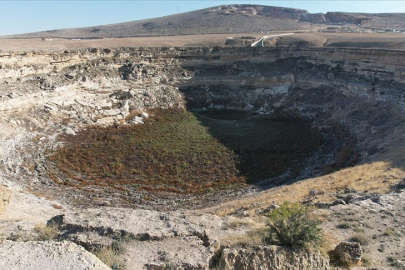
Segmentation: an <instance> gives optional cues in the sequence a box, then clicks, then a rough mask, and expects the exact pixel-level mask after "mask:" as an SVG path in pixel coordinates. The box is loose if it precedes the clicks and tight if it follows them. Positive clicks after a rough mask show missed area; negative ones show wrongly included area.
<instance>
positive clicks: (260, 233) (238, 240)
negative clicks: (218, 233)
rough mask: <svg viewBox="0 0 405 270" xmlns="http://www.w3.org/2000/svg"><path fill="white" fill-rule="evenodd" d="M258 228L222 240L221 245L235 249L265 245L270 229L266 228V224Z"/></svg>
mask: <svg viewBox="0 0 405 270" xmlns="http://www.w3.org/2000/svg"><path fill="white" fill-rule="evenodd" d="M256 226H257V227H256V228H254V229H251V230H250V231H248V232H246V233H243V234H238V235H232V237H229V238H226V239H222V240H221V244H223V245H229V246H233V247H236V246H254V245H261V244H263V243H264V238H265V236H266V233H267V231H268V229H267V228H266V227H265V226H264V224H262V225H256Z"/></svg>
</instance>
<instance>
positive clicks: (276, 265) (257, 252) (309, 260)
mask: <svg viewBox="0 0 405 270" xmlns="http://www.w3.org/2000/svg"><path fill="white" fill-rule="evenodd" d="M218 266H219V269H224V270H231V269H234V270H237V269H274V270H276V269H280V270H281V269H283V270H295V269H300V270H310V269H311V270H312V269H317V270H326V269H330V267H329V260H328V259H327V258H324V257H323V256H322V255H321V254H320V253H319V252H315V253H312V252H309V251H304V250H301V251H297V250H291V249H288V248H285V247H280V246H256V247H253V248H246V249H245V248H225V249H224V250H223V252H222V255H221V257H220V259H219V265H218Z"/></svg>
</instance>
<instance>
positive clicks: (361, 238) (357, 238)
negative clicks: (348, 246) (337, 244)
mask: <svg viewBox="0 0 405 270" xmlns="http://www.w3.org/2000/svg"><path fill="white" fill-rule="evenodd" d="M350 241H351V242H357V243H359V244H360V245H362V246H366V245H368V243H369V242H370V239H369V238H368V237H367V236H365V235H364V234H356V235H353V236H352V238H350Z"/></svg>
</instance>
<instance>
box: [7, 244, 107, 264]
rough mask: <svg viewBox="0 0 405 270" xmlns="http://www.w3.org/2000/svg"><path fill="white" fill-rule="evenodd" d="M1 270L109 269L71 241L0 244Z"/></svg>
mask: <svg viewBox="0 0 405 270" xmlns="http://www.w3.org/2000/svg"><path fill="white" fill-rule="evenodd" d="M0 258H1V265H2V269H10V270H12V269H15V270H16V269H24V270H36V269H48V270H53V269H55V270H57V269H88V270H107V269H110V268H109V267H107V266H106V265H105V264H104V263H103V262H101V261H100V260H99V259H98V258H97V257H96V256H95V255H93V254H91V253H89V252H87V251H86V250H85V249H84V248H83V247H80V246H78V245H76V244H74V243H71V242H66V241H65V242H32V241H29V242H13V241H4V242H1V243H0Z"/></svg>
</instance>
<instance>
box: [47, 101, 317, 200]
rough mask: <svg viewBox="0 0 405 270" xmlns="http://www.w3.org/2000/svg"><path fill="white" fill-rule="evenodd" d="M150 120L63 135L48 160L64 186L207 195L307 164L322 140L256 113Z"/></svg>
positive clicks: (169, 114) (298, 123) (179, 114)
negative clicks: (239, 116)
mask: <svg viewBox="0 0 405 270" xmlns="http://www.w3.org/2000/svg"><path fill="white" fill-rule="evenodd" d="M151 114H152V115H153V116H152V117H151V118H150V119H149V120H148V121H146V123H145V124H144V125H132V126H110V127H104V128H103V127H90V128H88V129H86V130H83V131H81V132H79V133H78V134H77V135H75V136H68V135H66V136H64V137H63V138H62V139H63V141H64V142H65V144H64V146H63V147H60V148H59V149H58V150H57V151H55V152H54V153H52V155H50V156H49V157H48V158H49V160H50V161H52V162H53V163H54V164H55V165H56V168H57V170H54V172H52V173H51V177H52V178H53V179H54V180H55V181H57V182H59V183H63V184H65V185H71V186H75V187H83V186H86V185H99V186H108V187H111V188H113V189H117V190H127V189H136V190H144V191H150V192H159V191H170V192H177V193H194V194H201V193H205V192H209V191H211V190H218V189H229V188H239V187H242V186H244V185H245V184H251V183H255V182H257V181H259V180H262V179H265V178H267V177H273V176H276V175H280V174H281V173H283V172H284V171H286V170H287V169H289V168H291V167H292V166H294V165H295V164H297V163H299V162H301V161H302V160H303V159H304V158H305V157H307V156H308V154H310V153H311V152H312V151H313V150H314V149H315V148H316V147H317V146H318V145H320V144H321V143H322V137H321V135H319V134H318V133H317V132H315V131H314V130H312V129H311V128H310V124H309V123H308V122H307V121H304V120H302V119H297V118H293V117H286V116H285V117H274V116H269V115H257V116H253V117H250V118H248V119H240V120H232V121H229V120H219V119H212V118H209V117H206V116H204V115H201V114H198V113H192V112H188V111H183V110H161V109H157V110H154V111H152V112H151Z"/></svg>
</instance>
